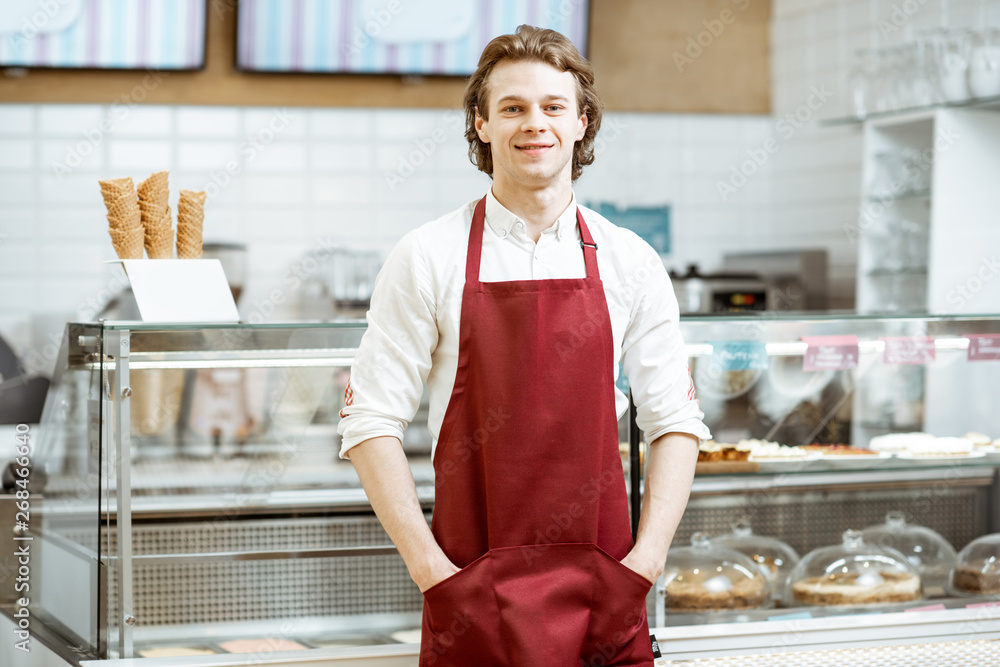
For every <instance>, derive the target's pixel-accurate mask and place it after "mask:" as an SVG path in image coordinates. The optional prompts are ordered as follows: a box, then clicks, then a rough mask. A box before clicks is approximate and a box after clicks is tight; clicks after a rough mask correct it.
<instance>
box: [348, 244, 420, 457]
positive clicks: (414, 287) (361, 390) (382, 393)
mask: <svg viewBox="0 0 1000 667" xmlns="http://www.w3.org/2000/svg"><path fill="white" fill-rule="evenodd" d="M431 280H432V278H431V273H430V271H429V270H428V266H427V258H426V256H425V254H424V253H423V252H422V251H421V245H420V239H419V236H418V234H417V232H411V233H409V234H408V235H406V236H404V237H403V238H402V239H401V240H400V241H399V243H398V244H397V245H396V247H395V248H394V249H393V250H392V252H391V253H389V256H388V257H387V258H386V261H385V265H384V266H383V267H382V270H381V271H380V272H379V274H378V277H377V278H376V280H375V288H374V290H373V292H372V299H371V308H370V310H369V311H368V317H367V319H368V329H367V331H365V334H364V336H362V338H361V344H360V345H359V347H358V351H357V354H356V355H355V358H354V363H353V364H352V365H351V379H350V382H349V383H348V387H347V392H346V395H345V403H346V405H345V407H344V409H343V410H341V413H340V416H341V420H340V424H339V425H338V427H337V430H338V432H339V433H340V436H341V447H340V456H341V458H345V459H346V458H350V455H349V450H350V449H351V448H352V447H354V446H355V445H358V444H360V443H362V442H364V441H365V440H368V439H370V438H374V437H378V436H395V437H397V438H399V439H400V440H402V439H403V431H405V430H406V427H407V425H408V424H409V423H410V421H411V420H412V419H413V416H414V415H415V414H416V412H417V408H418V406H419V404H420V398H421V395H422V393H423V385H424V382H425V381H426V380H427V374H428V373H429V371H430V367H431V354H432V353H433V351H434V349H435V347H436V346H437V340H438V329H437V324H436V318H435V303H434V290H433V285H432V283H431Z"/></svg>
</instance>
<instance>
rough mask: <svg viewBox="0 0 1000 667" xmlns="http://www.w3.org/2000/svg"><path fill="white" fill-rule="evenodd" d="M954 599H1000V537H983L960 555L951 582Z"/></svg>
mask: <svg viewBox="0 0 1000 667" xmlns="http://www.w3.org/2000/svg"><path fill="white" fill-rule="evenodd" d="M948 592H949V593H952V594H954V595H1000V533H992V534H990V535H983V536H982V537H980V538H978V539H975V540H973V541H972V542H969V544H967V545H966V547H965V548H964V549H962V550H961V551H959V552H958V559H957V561H956V563H955V567H954V568H953V569H952V571H951V575H950V577H949V579H948Z"/></svg>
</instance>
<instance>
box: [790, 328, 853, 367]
mask: <svg viewBox="0 0 1000 667" xmlns="http://www.w3.org/2000/svg"><path fill="white" fill-rule="evenodd" d="M802 340H803V341H804V342H805V344H806V354H805V357H803V359H802V369H803V370H806V371H846V370H850V369H852V368H857V367H858V359H859V358H860V357H861V351H860V350H859V348H858V337H857V336H803V337H802Z"/></svg>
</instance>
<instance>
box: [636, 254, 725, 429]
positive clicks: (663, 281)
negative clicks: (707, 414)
mask: <svg viewBox="0 0 1000 667" xmlns="http://www.w3.org/2000/svg"><path fill="white" fill-rule="evenodd" d="M643 245H644V246H645V247H644V248H643V249H642V252H643V253H644V256H643V257H642V258H641V259H642V260H644V261H643V265H644V266H649V267H651V275H650V279H649V280H646V281H642V282H641V283H640V284H639V286H638V287H637V290H636V295H635V301H634V305H633V312H632V318H631V320H630V322H629V325H628V327H627V328H626V330H625V335H624V338H623V340H622V364H623V367H624V371H625V375H626V376H627V377H628V380H629V387H630V388H631V391H632V398H633V400H634V401H635V406H636V421H637V422H638V424H639V428H641V429H642V430H643V432H644V433H645V436H646V442H653V441H654V440H656V439H657V438H659V437H660V436H661V435H664V434H666V433H689V434H691V435H694V436H696V437H698V438H700V439H702V440H707V439H709V438H711V437H712V436H711V433H709V430H708V428H707V427H706V426H705V424H704V423H703V422H702V418H703V417H704V415H703V414H702V411H701V408H700V407H699V405H698V400H697V398H696V396H695V392H694V384H693V383H692V381H691V375H690V372H689V371H688V357H687V353H686V351H685V349H684V341H683V340H682V339H681V332H680V326H679V322H680V314H679V311H678V307H677V298H676V297H675V296H674V290H673V287H672V286H671V284H670V277H669V276H668V275H667V272H666V269H664V268H663V264H662V262H661V261H660V259H659V257H658V256H657V255H656V252H655V251H654V250H653V249H652V248H651V247H649V246H648V245H645V244H643ZM650 254H651V255H652V257H649V256H646V255H650Z"/></svg>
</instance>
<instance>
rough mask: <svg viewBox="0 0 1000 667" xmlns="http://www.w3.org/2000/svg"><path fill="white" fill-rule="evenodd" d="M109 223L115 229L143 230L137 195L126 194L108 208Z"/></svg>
mask: <svg viewBox="0 0 1000 667" xmlns="http://www.w3.org/2000/svg"><path fill="white" fill-rule="evenodd" d="M108 223H109V224H110V225H111V227H112V228H113V229H120V230H131V229H142V214H141V212H140V209H139V202H138V200H136V197H135V193H126V194H123V195H121V196H120V197H118V199H116V200H115V201H114V202H113V203H112V204H111V205H110V206H108Z"/></svg>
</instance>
